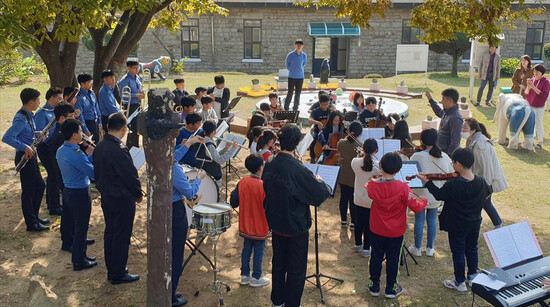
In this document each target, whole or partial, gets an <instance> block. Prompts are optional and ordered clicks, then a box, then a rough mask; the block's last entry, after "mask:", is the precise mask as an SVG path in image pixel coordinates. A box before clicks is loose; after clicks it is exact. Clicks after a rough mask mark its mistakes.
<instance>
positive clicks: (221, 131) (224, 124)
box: [214, 120, 229, 138]
mask: <svg viewBox="0 0 550 307" xmlns="http://www.w3.org/2000/svg"><path fill="white" fill-rule="evenodd" d="M227 129H229V125H228V124H227V122H226V121H225V120H222V121H221V122H220V125H219V126H218V128H217V129H216V136H215V137H214V138H221V137H222V136H223V134H224V133H225V132H226V131H227Z"/></svg>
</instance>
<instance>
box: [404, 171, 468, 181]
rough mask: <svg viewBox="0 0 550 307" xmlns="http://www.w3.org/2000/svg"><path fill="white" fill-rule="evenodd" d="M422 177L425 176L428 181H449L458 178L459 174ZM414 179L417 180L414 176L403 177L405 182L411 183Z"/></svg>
mask: <svg viewBox="0 0 550 307" xmlns="http://www.w3.org/2000/svg"><path fill="white" fill-rule="evenodd" d="M424 176H426V178H428V180H451V179H454V178H458V177H460V174H459V173H457V172H454V173H446V174H424ZM414 178H417V176H416V175H414V176H407V177H405V179H407V181H411V180H413V179H414Z"/></svg>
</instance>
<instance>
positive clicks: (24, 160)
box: [13, 88, 79, 176]
mask: <svg viewBox="0 0 550 307" xmlns="http://www.w3.org/2000/svg"><path fill="white" fill-rule="evenodd" d="M78 92H79V90H78V89H76V88H75V89H74V90H73V92H72V93H71V95H70V96H69V97H68V98H67V102H70V101H71V100H73V98H74V97H75V96H76V94H78ZM54 124H55V117H54V118H52V120H50V122H49V123H48V124H47V125H46V127H44V129H42V133H40V135H39V136H38V137H37V138H36V139H34V141H33V142H32V144H31V149H32V151H34V152H35V153H36V146H38V144H40V143H42V142H44V140H46V134H47V132H48V131H50V129H51V128H52V127H53V125H54ZM27 162H29V159H27V157H26V155H23V156H22V157H21V160H19V163H17V166H16V167H15V170H14V171H13V175H14V176H15V175H17V173H19V171H21V169H22V168H23V167H25V165H27Z"/></svg>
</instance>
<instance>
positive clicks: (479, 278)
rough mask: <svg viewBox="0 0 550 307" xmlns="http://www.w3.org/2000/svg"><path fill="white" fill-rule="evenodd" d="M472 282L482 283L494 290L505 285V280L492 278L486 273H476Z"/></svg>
mask: <svg viewBox="0 0 550 307" xmlns="http://www.w3.org/2000/svg"><path fill="white" fill-rule="evenodd" d="M472 282H473V283H474V284H478V285H482V286H485V287H489V288H491V289H495V290H500V288H502V287H504V286H505V285H506V283H505V282H503V281H500V280H498V279H492V278H491V277H489V276H487V275H486V274H477V275H476V277H475V278H474V279H473V280H472Z"/></svg>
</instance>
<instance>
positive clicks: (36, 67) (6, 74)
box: [0, 50, 47, 84]
mask: <svg viewBox="0 0 550 307" xmlns="http://www.w3.org/2000/svg"><path fill="white" fill-rule="evenodd" d="M39 73H42V74H44V75H46V76H47V70H46V66H45V65H44V63H42V62H41V61H40V60H39V59H38V58H37V57H35V56H34V55H32V56H31V57H27V58H23V54H22V53H21V52H19V51H17V50H11V51H7V52H4V53H3V54H2V56H1V57H0V84H5V83H8V82H10V81H11V80H12V79H14V78H17V79H18V80H19V81H20V82H26V81H28V80H29V78H30V76H31V75H34V74H39Z"/></svg>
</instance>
